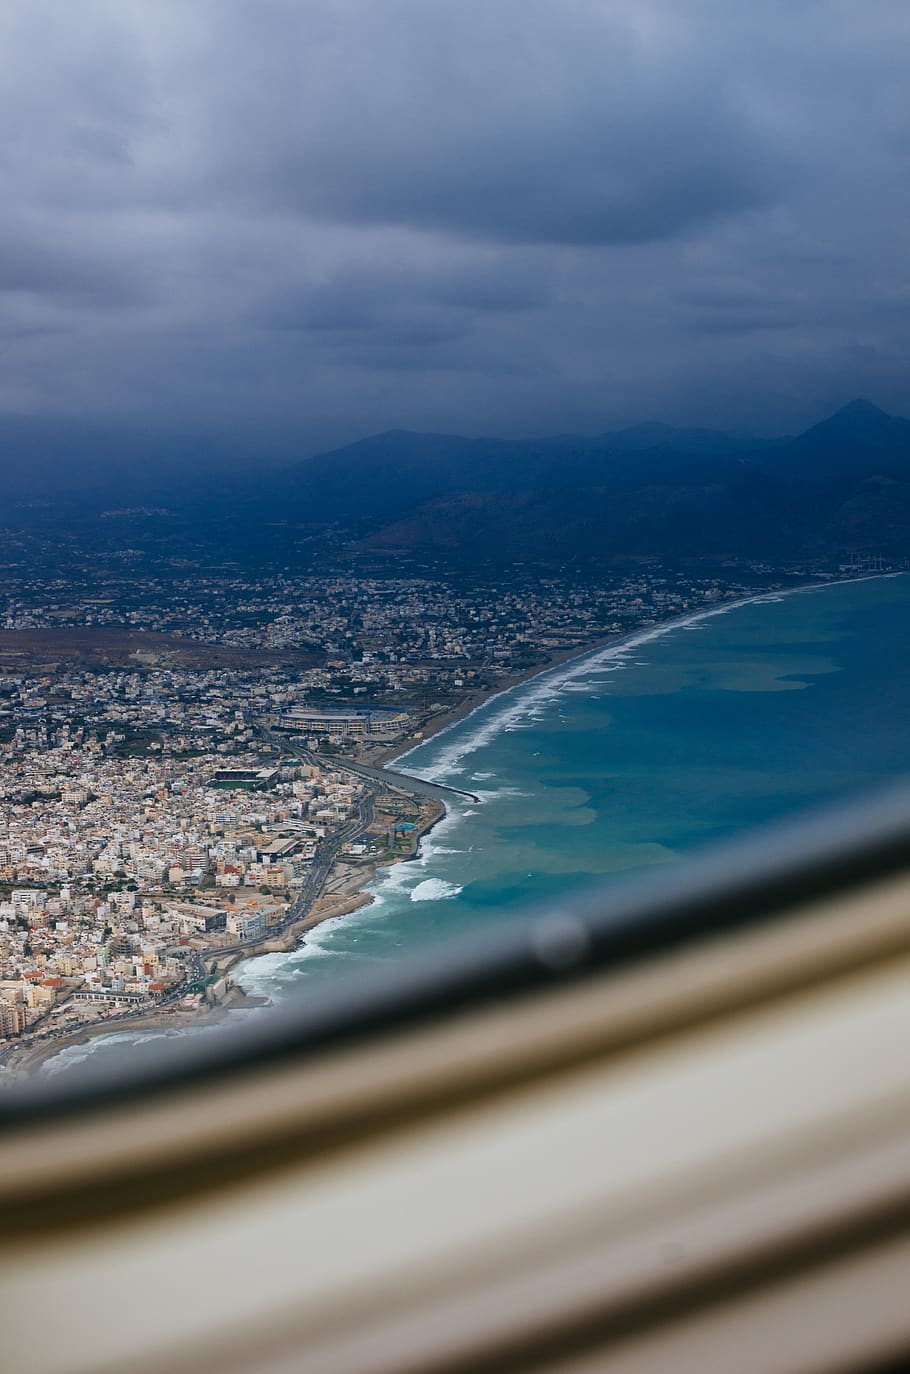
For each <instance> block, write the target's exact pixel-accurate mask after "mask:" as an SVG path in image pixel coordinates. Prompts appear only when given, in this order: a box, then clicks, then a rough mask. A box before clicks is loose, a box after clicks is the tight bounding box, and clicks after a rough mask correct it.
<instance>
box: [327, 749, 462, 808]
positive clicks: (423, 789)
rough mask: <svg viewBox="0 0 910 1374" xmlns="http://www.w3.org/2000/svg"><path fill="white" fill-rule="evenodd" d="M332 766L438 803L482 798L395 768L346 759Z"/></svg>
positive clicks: (334, 761)
mask: <svg viewBox="0 0 910 1374" xmlns="http://www.w3.org/2000/svg"><path fill="white" fill-rule="evenodd" d="M332 765H333V766H334V767H336V768H346V769H347V770H348V771H349V772H351V773H359V774H360V775H361V776H362V777H365V778H371V779H372V780H373V781H374V782H383V783H386V784H388V786H389V787H397V788H399V789H400V790H401V791H402V792H414V793H416V794H417V796H419V797H435V798H436V799H437V800H438V801H445V799H446V797H447V796H453V795H454V796H456V797H466V798H467V799H468V801H472V802H479V801H480V798H479V797H478V796H477V795H476V793H474V792H466V791H464V789H463V788H461V787H449V786H447V784H446V783H442V782H430V781H428V779H426V778H415V777H414V776H413V775H412V774H411V773H396V772H395V770H394V769H393V768H373V767H371V766H370V765H369V764H367V763H352V762H350V760H348V759H345V760H344V761H343V762H342V760H341V759H336V758H333V759H332Z"/></svg>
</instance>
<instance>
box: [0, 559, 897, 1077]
mask: <svg viewBox="0 0 910 1374" xmlns="http://www.w3.org/2000/svg"><path fill="white" fill-rule="evenodd" d="M897 575H898V574H897V573H895V572H887V573H875V574H869V575H866V576H863V577H849V578H831V579H830V580H825V581H821V582H819V581H814V582H803V583H798V584H795V585H793V586H788V587H781V586H772V587H768V588H765V589H762V590H760V591H755V592H750V593H749V594H747V595H745V596H741V597H736V598H730V599H727V600H721V601H719V602H718V603H717V604H712V605H710V606H707V607H703V608H700V609H698V610H695V611H686V612H684V613H682V614H678V615H674V616H671V617H667V618H666V619H664V620H658V621H653V622H650V623H644V624H642V625H639V626H637V627H635V628H634V629H631V630H625V631H623V632H622V633H619V634H613V635H609V636H606V637H605V638H602V639H598V640H595V641H593V642H592V643H590V644H588V645H585V646H582V647H580V648H571V649H566V650H560V651H556V652H554V653H552V654H550V655H548V657H547V659H546V661H545V662H543V663H539V664H537V665H535V666H533V667H530V668H528V669H527V670H525V671H523V672H521V673H517V674H514V675H510V676H508V677H506V678H504V679H503V680H502V681H501V682H499V683H498V684H497V685H496V687H495V689H493V690H487V691H473V692H470V693H467V694H466V695H465V697H464V698H463V700H462V701H461V702H460V703H459V704H458V705H457V706H454V707H451V708H450V709H449V710H447V711H445V712H439V713H438V715H437V716H435V717H433V718H431V719H430V720H429V721H428V722H426V724H425V725H424V727H423V729H422V730H421V731H420V732H419V733H420V738H418V739H414V740H412V741H410V742H406V743H405V745H404V747H402V745H401V743H400V742H399V743H398V744H396V745H392V746H388V747H386V748H384V749H381V750H377V751H376V752H375V753H373V754H370V755H368V756H365V757H364V759H363V761H364V762H369V763H370V765H371V766H374V767H380V768H381V767H386V766H389V765H391V764H395V765H398V764H400V762H401V761H402V760H404V759H406V758H407V757H408V755H410V754H411V753H412V752H414V751H415V750H416V749H418V748H421V747H422V746H423V745H424V744H426V743H428V742H429V741H430V740H431V739H435V738H437V737H438V736H440V735H443V734H445V733H447V732H448V731H450V730H453V729H454V728H455V727H456V726H458V725H460V724H461V723H462V722H463V721H465V720H467V719H468V718H469V717H470V716H472V715H474V714H475V713H477V712H479V711H480V710H481V709H483V708H485V707H487V706H488V705H489V704H490V703H491V702H493V701H495V700H497V699H498V698H500V697H504V696H506V695H507V694H508V693H510V692H512V691H514V690H515V688H517V687H520V686H523V685H525V684H527V683H529V682H533V681H535V680H536V679H539V678H544V677H546V675H547V674H549V673H551V672H555V671H556V670H558V669H559V668H562V667H565V666H566V665H567V664H571V663H575V662H579V661H581V660H584V659H588V658H591V657H593V656H595V655H596V654H598V653H601V652H603V651H605V650H607V649H614V650H615V649H621V648H622V647H623V646H626V645H628V646H630V647H634V646H635V644H636V643H640V642H641V637H642V636H651V635H655V636H657V635H661V636H662V635H664V634H666V633H669V632H670V631H672V630H673V629H674V628H682V627H685V626H689V625H692V624H697V623H698V622H699V621H700V620H703V619H706V618H709V617H711V616H715V615H719V614H723V613H725V612H727V611H730V610H736V609H738V608H739V607H742V606H746V605H750V604H752V603H754V602H757V601H762V600H764V599H765V598H767V597H784V596H789V595H793V594H795V593H797V592H802V591H813V590H824V588H826V587H832V586H843V585H846V584H849V583H854V582H860V581H869V580H873V579H876V578H885V577H893V576H897ZM395 785H396V786H400V784H397V783H396V784H395ZM446 814H447V808H446V806H445V804H444V803H443V802H441V801H440V802H439V810H438V812H437V813H436V814H435V815H434V816H432V817H430V818H428V819H427V821H426V822H425V823H424V824H423V825H422V826H420V827H419V828H418V829H417V830H416V831H415V832H414V834H413V836H412V837H411V844H410V846H409V850H408V852H407V853H403V854H400V855H395V856H394V857H392V858H387V859H385V860H384V861H383V862H381V863H379V862H377V863H356V864H355V863H351V862H350V861H349V860H346V859H340V860H338V861H337V862H336V865H335V867H334V868H333V869H332V871H331V872H330V874H329V877H328V880H327V882H326V887H325V889H324V890H323V892H322V893H321V894H320V896H319V897H318V898H317V899H316V901H315V902H314V903H313V906H312V907H311V908H310V909H309V910H308V911H307V912H306V913H305V914H304V915H302V916H301V917H300V918H299V920H296V921H294V922H292V923H291V924H290V925H289V926H288V927H287V929H286V930H284V931H282V932H281V934H280V935H273V936H268V935H266V936H265V937H263V938H262V939H261V940H257V941H255V942H254V943H251V945H250V947H249V948H248V949H243V950H239V951H233V952H231V953H230V954H226V955H224V956H219V954H218V952H217V951H214V952H213V954H212V955H210V956H209V957H208V958H207V963H208V965H209V968H210V970H211V971H212V972H217V973H219V974H230V972H231V971H232V970H234V969H236V968H237V967H238V965H240V964H243V963H246V962H247V961H249V960H253V959H256V958H258V957H260V956H262V955H265V954H273V953H284V954H290V953H292V952H293V951H294V949H296V948H297V946H298V945H299V943H300V941H301V939H302V937H303V936H305V935H306V934H307V932H308V931H310V930H312V929H314V928H315V927H317V926H318V925H321V924H322V923H323V922H325V921H328V920H331V919H333V918H335V917H339V916H345V915H350V914H351V913H353V912H354V911H357V910H360V909H362V908H363V907H365V906H368V905H369V904H370V903H372V901H373V895H372V894H371V893H370V892H368V891H367V890H366V889H367V888H368V887H369V886H370V884H372V883H373V882H374V881H375V879H376V876H377V872H378V870H379V869H380V868H386V867H392V866H394V865H396V864H398V863H402V862H408V861H413V860H414V859H415V858H417V857H418V856H419V854H420V846H421V842H422V840H423V838H424V837H425V836H426V835H427V834H428V833H429V831H430V830H431V829H432V828H433V827H434V826H435V825H437V824H438V823H439V822H440V821H441V820H442V819H443V818H444V817H445V816H446ZM339 870H340V871H339ZM267 1004H268V999H267V998H263V997H259V996H251V995H249V994H247V993H246V992H244V990H243V988H242V986H240V985H238V984H234V985H233V986H232V987H231V989H230V991H229V993H228V996H227V997H226V998H225V999H224V1001H222V1002H221V1003H219V1004H218V1005H216V1006H214V1007H206V1008H205V1009H204V1010H201V1011H199V1010H190V1009H182V1008H173V1009H158V1008H154V1007H152V1008H149V1009H147V1010H145V1009H143V1010H142V1011H141V1012H137V1013H136V1014H135V1019H132V1020H130V1019H128V1018H127V1019H124V1020H123V1021H116V1020H112V1021H110V1022H108V1023H104V1022H101V1023H95V1024H90V1025H84V1026H77V1027H74V1028H73V1030H72V1031H71V1032H64V1033H63V1034H61V1035H59V1036H58V1037H55V1038H54V1040H53V1041H42V1040H38V1041H36V1042H33V1043H31V1044H28V1045H25V1046H22V1047H21V1049H20V1050H18V1051H17V1050H14V1051H13V1052H12V1053H11V1055H10V1057H9V1059H8V1061H7V1063H6V1066H5V1067H6V1071H7V1075H8V1076H9V1077H10V1078H13V1077H19V1076H22V1075H26V1074H29V1073H33V1072H35V1070H37V1069H38V1068H39V1067H40V1066H41V1065H42V1064H44V1063H45V1062H46V1061H47V1060H50V1059H53V1058H55V1057H56V1056H57V1055H58V1054H60V1053H61V1052H62V1051H63V1050H65V1049H67V1048H69V1047H71V1046H74V1045H79V1044H85V1043H87V1042H88V1041H90V1040H93V1039H96V1038H101V1037H103V1036H106V1035H116V1034H125V1035H131V1034H139V1033H143V1032H150V1033H165V1034H166V1033H168V1032H169V1031H171V1030H173V1031H180V1030H184V1029H189V1028H193V1027H198V1026H208V1025H214V1024H216V1023H218V1022H219V1021H221V1020H223V1019H224V1018H225V1017H227V1015H228V1014H229V1013H230V1012H231V1011H234V1010H239V1009H243V1008H248V1007H253V1006H262V1005H267Z"/></svg>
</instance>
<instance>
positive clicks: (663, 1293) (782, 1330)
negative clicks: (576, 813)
mask: <svg viewBox="0 0 910 1374" xmlns="http://www.w3.org/2000/svg"><path fill="white" fill-rule="evenodd" d="M888 815H890V817H891V819H890V821H889V822H888V825H887V826H886V829H887V831H888V834H887V836H886V837H885V839H881V838H880V839H879V840H878V841H877V840H876V838H875V836H876V834H878V835H879V836H881V818H882V817H883V816H888ZM908 815H910V808H908V806H907V804H906V798H904V799H903V801H901V802H895V803H894V804H893V806H892V807H891V809H890V811H889V810H888V809H887V807H886V809H885V810H884V811H883V810H882V809H881V808H879V810H878V811H876V812H874V813H872V814H871V819H869V818H868V817H867V819H866V820H865V821H857V822H856V823H855V824H854V822H852V821H849V820H848V821H841V822H839V823H838V826H832V827H831V829H830V830H828V829H826V828H825V826H824V825H823V826H822V827H821V828H819V826H818V825H816V827H815V829H814V830H810V831H807V832H806V835H805V837H804V842H805V854H804V857H802V858H800V857H798V851H799V842H797V843H796V844H794V843H789V844H784V845H782V846H781V849H780V852H778V851H777V850H775V847H774V842H773V841H772V842H769V848H768V849H767V853H766V859H765V861H764V869H763V866H762V861H761V858H760V856H758V857H757V856H756V850H755V847H754V846H753V847H752V849H751V850H750V851H749V853H748V854H747V855H746V856H745V858H743V859H741V860H739V859H736V858H735V857H734V859H733V860H730V859H728V858H723V859H722V860H721V861H719V862H718V863H715V864H712V863H711V862H710V861H708V863H707V864H706V865H698V864H696V865H692V866H690V867H689V868H688V869H687V870H686V872H685V874H684V876H683V878H681V879H676V878H671V879H669V880H667V879H664V880H662V881H663V883H664V886H663V888H661V887H660V885H659V884H652V885H651V889H645V891H646V897H645V899H636V900H633V901H627V902H626V908H625V911H623V910H622V909H621V908H622V903H620V909H618V910H613V911H611V912H610V913H609V920H607V921H606V923H602V924H601V925H600V926H599V925H598V919H597V918H594V917H592V916H591V911H590V908H589V909H588V910H587V911H586V912H583V913H582V915H581V917H580V918H579V922H578V924H573V921H574V918H572V919H568V918H566V920H565V922H564V923H563V925H561V926H560V924H559V923H558V922H557V923H556V924H554V923H553V922H552V921H551V922H550V923H549V924H548V923H547V922H546V921H544V922H537V923H532V924H531V925H530V926H529V927H528V929H527V930H526V931H525V933H524V935H523V936H522V939H523V940H524V941H525V948H526V951H527V950H530V951H531V954H528V956H527V957H528V959H529V960H530V961H531V962H529V963H528V967H527V969H525V971H524V974H522V976H520V977H519V976H518V975H517V974H516V976H515V977H514V978H513V981H512V984H511V985H509V986H508V987H506V986H505V984H504V992H503V996H502V998H501V999H497V998H496V997H495V996H494V995H492V992H491V990H490V989H489V988H480V989H479V991H478V994H477V995H476V996H473V997H472V996H468V995H467V993H466V992H465V990H464V989H465V988H466V987H467V982H465V983H464V987H462V993H461V994H459V996H457V997H456V996H454V995H450V996H447V995H445V989H446V987H447V986H448V985H447V983H446V979H445V977H444V976H443V975H440V984H439V986H440V996H439V1005H438V1008H437V1010H436V1011H435V1012H433V1011H432V1010H428V1009H426V1008H424V1010H423V1011H422V1012H420V1014H418V1012H417V1010H415V1009H414V1008H415V1007H416V1006H417V1002H416V1001H415V999H414V998H413V997H412V999H411V1010H410V1012H408V1013H407V1014H401V1015H398V1016H397V1017H396V1016H395V1015H392V1014H390V1015H389V1018H388V1026H387V1029H386V1030H385V1032H384V1033H383V1032H382V1031H380V1030H378V1029H376V1028H375V1027H373V1028H372V1029H371V1030H370V1033H369V1034H366V1033H363V1034H353V1033H350V1034H346V1033H342V1031H343V1030H344V1027H343V1026H340V1027H339V1026H338V1025H336V1026H335V1028H334V1030H333V1033H332V1035H326V1036H324V1037H323V1040H322V1041H320V1039H319V1036H318V1035H316V1034H315V1031H313V1033H312V1034H311V1035H310V1036H309V1037H308V1036H307V1035H306V1034H304V1031H303V1030H299V1034H298V1040H297V1041H288V1040H287V1039H285V1041H283V1042H282V1047H281V1052H280V1053H278V1052H277V1051H276V1053H275V1054H274V1056H273V1057H271V1058H270V1057H268V1056H267V1055H263V1054H260V1055H258V1057H254V1058H248V1059H247V1060H246V1061H244V1060H243V1059H242V1057H241V1058H239V1059H238V1061H237V1063H236V1065H235V1066H233V1067H232V1065H231V1064H230V1063H227V1064H225V1063H224V1062H219V1063H218V1064H213V1067H212V1072H211V1073H210V1075H208V1076H205V1075H204V1074H202V1073H199V1072H195V1073H194V1074H192V1075H186V1074H184V1075H183V1076H181V1074H180V1073H179V1072H175V1073H174V1075H173V1078H172V1080H171V1081H164V1082H162V1081H161V1080H160V1079H159V1080H157V1081H155V1082H154V1083H153V1084H151V1085H150V1086H149V1089H148V1091H142V1090H141V1089H140V1090H139V1091H132V1092H124V1093H120V1092H117V1091H111V1092H110V1093H108V1094H107V1095H105V1094H104V1093H98V1092H96V1093H94V1094H91V1093H89V1094H87V1095H86V1101H85V1103H84V1106H83V1107H81V1108H80V1106H79V1104H78V1103H76V1104H74V1103H73V1102H71V1101H67V1100H65V1099H61V1100H59V1101H54V1100H53V1098H50V1099H48V1100H45V1099H44V1098H42V1096H41V1093H40V1092H37V1091H36V1092H34V1093H32V1094H31V1096H29V1095H28V1094H24V1095H23V1096H22V1098H21V1101H19V1100H18V1099H17V1097H16V1095H15V1094H13V1095H11V1097H10V1101H9V1102H8V1103H7V1104H5V1106H4V1116H5V1121H4V1132H3V1135H2V1137H0V1218H2V1232H3V1235H2V1250H0V1265H2V1274H0V1292H2V1299H0V1304H2V1305H0V1332H2V1336H0V1340H2V1352H3V1367H4V1369H5V1370H8V1371H10V1374H19V1371H27V1372H28V1374H162V1372H163V1371H167V1372H168V1374H190V1372H191V1371H192V1374H209V1371H211V1374H216V1371H217V1374H291V1372H292V1371H298V1370H305V1371H307V1374H360V1371H363V1372H364V1374H367V1371H369V1374H412V1372H413V1374H416V1372H417V1371H426V1372H427V1374H429V1372H430V1371H433V1372H434V1374H455V1371H459V1372H461V1371H464V1374H467V1371H490V1374H492V1372H493V1371H496V1374H502V1371H512V1370H516V1371H517V1370H533V1371H538V1370H539V1371H551V1370H552V1371H555V1370H560V1371H567V1372H569V1371H571V1374H581V1372H582V1371H585V1374H586V1372H587V1371H593V1370H601V1369H608V1370H611V1371H613V1370H615V1371H620V1372H621V1374H651V1372H652V1371H654V1372H655V1374H657V1372H658V1371H659V1372H660V1374H663V1371H667V1374H670V1371H672V1374H713V1371H727V1370H729V1371H735V1374H752V1371H755V1372H756V1374H758V1372H759V1371H761V1374H772V1372H774V1374H776V1372H777V1371H780V1372H781V1374H783V1371H788V1372H789V1371H800V1372H802V1371H806V1372H807V1374H808V1372H809V1371H816V1370H818V1371H822V1370H824V1371H854V1370H856V1371H858V1370H874V1369H879V1368H883V1367H885V1365H886V1364H887V1362H889V1361H894V1362H895V1363H897V1362H898V1361H899V1360H900V1358H901V1357H902V1356H905V1355H908V1354H910V1053H908V1047H910V824H905V822H906V821H907V819H908ZM825 837H827V838H825ZM844 837H848V838H844ZM902 837H903V843H902V842H901V840H902ZM832 845H833V846H834V849H832ZM835 851H836V857H832V855H833V854H834V853H835ZM794 854H796V855H797V857H796V858H794ZM763 873H764V876H763ZM700 885H701V887H700ZM700 890H701V891H703V897H702V899H701V902H700V905H699V897H698V894H699V891H700ZM788 890H789V891H790V892H791V893H792V894H793V900H792V902H790V901H787V900H786V894H787V891H788ZM649 891H650V893H651V895H650V896H648V895H647V893H648V892H649ZM662 892H663V894H664V895H663V896H661V893H662ZM762 894H764V905H763V897H762ZM683 899H685V901H687V902H688V903H689V907H690V908H691V909H692V910H695V909H698V910H700V911H702V912H703V913H707V915H709V916H711V919H710V920H708V919H707V916H706V919H705V920H704V921H703V922H702V923H701V925H702V928H700V929H698V930H697V931H696V932H695V934H694V935H693V937H692V938H685V939H683V938H678V939H676V938H669V939H667V940H666V941H664V942H663V944H662V943H661V940H660V939H655V941H654V942H653V947H651V948H648V949H645V948H644V947H641V948H639V947H638V946H636V949H637V953H636V956H635V957H625V956H623V957H620V956H621V955H622V951H623V949H624V948H625V949H627V948H628V947H627V946H623V945H622V943H621V942H620V943H618V944H615V957H614V958H612V959H610V958H607V957H606V955H604V956H603V957H601V954H598V955H597V957H596V958H595V957H593V956H592V957H590V958H589V957H588V954H589V947H590V949H593V950H594V951H595V952H596V951H598V950H601V951H602V952H603V951H607V953H608V952H609V950H610V948H611V946H610V940H611V939H613V940H614V942H615V941H617V940H618V939H619V935H621V933H622V931H623V930H624V929H625V926H624V924H623V922H624V921H628V922H631V921H632V920H633V918H634V919H638V920H639V922H640V923H641V922H643V921H644V916H643V915H642V913H643V912H645V908H647V910H648V911H650V912H651V915H652V917H653V915H654V911H653V909H654V905H655V902H657V904H658V906H659V905H660V903H661V902H662V903H663V908H662V909H665V910H669V909H670V908H671V907H672V906H673V902H674V901H676V902H677V905H678V906H679V910H680V912H682V914H683V915H685V910H684V907H685V901H684V900H683ZM623 900H625V899H623ZM611 901H612V899H611ZM636 901H638V906H637V907H636ZM642 902H644V905H642ZM649 903H650V905H648V904H649ZM685 909H688V908H685ZM744 911H747V912H748V913H749V914H748V919H747V920H746V919H745V918H742V919H740V915H741V913H742V912H744ZM711 913H715V915H711ZM725 913H726V915H725ZM659 915H660V913H659V912H658V916H659ZM649 919H650V918H649ZM658 927H659V921H658V922H657V926H655V929H657V928H658ZM630 928H631V927H630ZM671 929H672V927H671ZM693 930H695V926H694V924H693ZM573 932H575V934H578V942H577V947H573V938H574V936H573ZM579 932H580V934H579ZM617 932H619V935H618V934H617ZM712 932H713V933H712ZM589 935H590V941H589V940H588V936H589ZM633 943H634V941H633ZM535 951H536V954H535V953H534V952H535ZM532 955H534V957H535V958H536V959H537V964H538V966H539V967H538V975H539V976H537V977H536V978H535V977H531V976H530V972H529V970H531V968H532V963H533V960H532ZM516 960H517V962H516V967H517V965H518V964H520V963H521V959H520V958H519V957H518V956H516ZM507 964H508V960H507V959H505V956H503V965H502V966H503V969H505V968H506V965H507ZM561 965H565V967H564V968H563V967H561ZM525 975H527V976H525ZM459 986H461V985H459ZM494 991H495V990H494ZM411 992H413V988H411ZM402 997H403V998H404V1000H405V1001H406V1000H407V997H406V995H405V994H402ZM389 1005H390V1006H392V1003H391V1002H390V1003H389ZM421 1005H422V1004H421Z"/></svg>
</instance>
